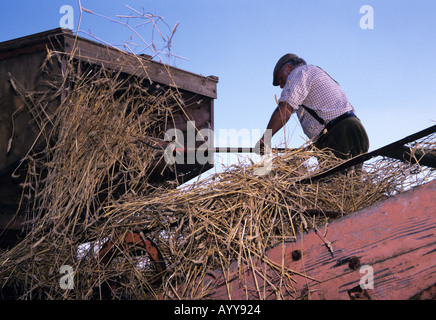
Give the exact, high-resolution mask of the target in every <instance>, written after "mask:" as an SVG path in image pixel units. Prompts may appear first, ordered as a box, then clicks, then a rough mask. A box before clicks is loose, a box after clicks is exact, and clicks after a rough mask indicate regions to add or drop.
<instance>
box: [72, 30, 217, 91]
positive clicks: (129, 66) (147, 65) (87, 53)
mask: <svg viewBox="0 0 436 320" xmlns="http://www.w3.org/2000/svg"><path fill="white" fill-rule="evenodd" d="M65 52H67V53H72V52H74V57H75V58H77V59H80V60H82V61H86V62H89V63H93V64H96V65H101V66H104V67H106V68H109V69H114V70H121V71H122V72H126V73H128V74H133V75H136V76H139V77H143V78H146V79H150V80H151V81H153V82H158V83H160V84H164V85H168V86H172V87H177V88H178V89H182V90H186V91H189V92H193V93H197V94H200V95H203V96H206V97H209V98H213V99H216V98H217V90H216V84H217V83H218V78H217V77H215V76H209V77H205V76H201V75H198V74H195V73H192V72H188V71H185V70H181V69H178V68H175V67H171V66H169V65H165V64H163V63H159V62H156V61H153V60H150V59H149V58H148V57H142V56H138V55H135V54H131V53H127V52H125V51H123V50H120V49H117V48H113V47H109V46H105V45H103V44H100V43H97V42H94V41H90V40H88V39H84V38H80V37H79V38H77V39H76V37H75V36H73V35H66V36H65Z"/></svg>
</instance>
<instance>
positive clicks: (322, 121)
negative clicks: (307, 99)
mask: <svg viewBox="0 0 436 320" xmlns="http://www.w3.org/2000/svg"><path fill="white" fill-rule="evenodd" d="M301 107H303V108H304V110H306V111H307V112H309V114H310V115H311V116H312V117H314V118H315V119H316V120H317V121H318V122H319V123H320V124H321V125H323V126H325V125H326V123H325V121H324V120H323V119H322V118H321V117H320V116H319V115H318V114H317V113H316V112H315V111H314V110H312V109H310V108H308V107H306V106H305V105H304V104H302V105H301Z"/></svg>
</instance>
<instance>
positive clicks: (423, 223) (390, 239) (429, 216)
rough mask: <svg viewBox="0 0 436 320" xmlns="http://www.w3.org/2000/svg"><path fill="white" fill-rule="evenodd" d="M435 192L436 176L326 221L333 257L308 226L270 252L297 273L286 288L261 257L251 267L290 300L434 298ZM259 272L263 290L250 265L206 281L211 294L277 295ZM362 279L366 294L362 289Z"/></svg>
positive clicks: (236, 296) (220, 296) (273, 258)
mask: <svg viewBox="0 0 436 320" xmlns="http://www.w3.org/2000/svg"><path fill="white" fill-rule="evenodd" d="M435 191H436V181H434V182H431V183H427V184H425V185H422V186H419V187H416V188H414V189H412V190H409V191H407V192H405V193H402V194H399V195H397V196H395V197H392V198H390V199H387V200H385V201H382V202H380V203H378V204H375V205H373V206H371V207H369V208H365V209H363V210H360V211H358V212H355V213H353V214H351V215H348V216H346V217H344V218H341V219H338V220H336V221H333V222H331V224H329V226H328V229H327V230H328V232H327V234H326V239H327V240H328V241H330V242H331V245H332V248H333V255H332V253H331V252H330V251H329V250H328V248H327V247H326V245H325V243H324V242H323V241H322V240H321V238H320V237H319V235H317V234H316V233H315V232H313V231H312V232H309V233H305V234H304V235H302V236H300V237H299V239H298V240H297V241H296V242H290V243H285V244H284V245H277V246H275V247H274V248H272V249H271V250H269V252H268V253H267V257H268V259H270V261H272V262H274V263H275V264H277V265H279V266H283V267H285V268H289V269H291V270H293V271H295V272H296V273H295V274H294V275H293V280H294V281H292V283H290V282H288V283H287V291H285V290H284V287H285V286H280V285H279V284H278V283H277V281H278V279H279V278H278V276H275V275H274V272H277V271H271V269H270V268H269V267H267V266H266V265H265V264H263V263H260V262H257V263H256V269H257V270H258V271H259V275H260V274H264V273H265V270H266V273H267V274H268V276H269V277H268V280H269V281H270V282H271V283H273V284H274V285H275V286H278V287H279V288H280V289H281V290H282V292H281V294H282V297H284V298H289V299H294V298H310V299H328V300H339V299H341V300H342V299H346V300H348V299H351V298H355V299H364V298H369V299H374V300H377V299H386V300H388V299H389V300H393V299H398V300H404V299H410V298H412V297H416V296H420V293H422V292H426V294H425V295H421V297H426V298H429V297H431V298H433V299H434V298H436V297H435V296H432V294H428V292H430V293H431V292H433V293H434V291H435V290H433V289H431V287H432V286H433V288H434V284H435V283H436V229H435V226H436V214H435V213H436V199H435ZM320 231H321V230H320ZM296 250H299V252H298V251H296ZM296 252H297V253H301V257H300V258H299V255H298V254H296ZM293 253H294V257H293ZM350 258H353V259H351V262H350ZM353 263H354V265H353ZM366 266H370V267H371V268H372V270H373V289H371V288H368V285H369V284H370V283H369V282H368V276H370V274H369V273H367V272H368V271H367V270H366V269H365V268H366ZM239 272H241V276H239V275H238V273H239ZM297 272H298V273H301V274H303V275H305V276H307V277H303V276H301V275H298V274H297ZM361 272H362V273H361ZM259 275H258V276H256V281H257V287H258V288H260V289H261V290H256V284H255V282H254V277H253V268H252V267H244V268H242V270H238V268H237V266H236V265H235V266H234V269H233V272H232V274H231V275H227V279H228V282H227V284H226V283H225V282H224V279H223V277H222V274H221V275H220V272H219V271H217V273H216V276H217V277H216V278H213V277H208V278H206V279H204V281H203V284H204V285H210V286H211V287H210V291H211V292H212V293H211V295H210V298H212V299H229V298H231V299H275V298H276V297H277V295H276V293H275V292H274V290H273V289H272V287H271V286H270V285H269V284H268V283H267V282H266V281H264V279H263V278H262V277H261V276H259ZM309 277H310V278H309ZM229 279H230V280H229ZM361 282H362V286H363V287H364V288H366V291H365V290H361V288H362V286H361ZM290 287H291V288H292V289H291V290H289V288H290ZM429 288H430V289H429ZM427 289H428V290H427ZM259 291H261V292H260V294H259Z"/></svg>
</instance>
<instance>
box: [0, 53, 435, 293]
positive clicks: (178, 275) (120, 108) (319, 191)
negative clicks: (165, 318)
mask: <svg viewBox="0 0 436 320" xmlns="http://www.w3.org/2000/svg"><path fill="white" fill-rule="evenodd" d="M56 54H58V53H55V52H49V59H48V61H51V59H53V57H54V56H55V55H56ZM53 60H54V59H53ZM71 61H72V60H70V62H71ZM91 71H92V72H91ZM66 79H67V81H64V80H62V81H61V82H59V79H57V81H58V82H57V83H55V84H53V86H50V89H48V90H47V92H45V93H44V94H43V95H41V96H38V97H36V96H33V97H32V99H31V100H30V102H29V111H30V112H31V113H32V114H33V116H34V118H35V120H36V121H38V123H39V125H40V128H41V130H42V134H41V138H44V139H45V140H46V144H45V145H46V147H45V148H44V149H43V150H38V152H36V151H35V152H34V153H33V154H31V155H29V156H28V157H27V158H26V159H25V162H24V163H25V164H26V165H27V168H28V170H27V174H28V178H27V181H28V183H26V184H25V185H24V186H23V187H24V191H23V194H26V195H28V198H29V200H28V202H27V210H28V212H29V213H30V217H29V226H30V228H29V233H28V235H27V236H26V238H25V239H24V240H23V241H22V242H21V243H19V244H18V245H17V246H16V247H14V248H12V249H11V250H9V251H5V252H2V253H1V257H0V261H1V264H0V278H1V279H2V280H1V281H2V284H3V286H9V287H16V290H17V295H18V296H19V297H21V298H24V299H101V298H109V299H156V298H161V299H174V298H192V299H201V298H206V297H207V295H208V292H207V291H204V290H199V289H198V287H197V285H198V281H197V280H198V279H202V278H203V277H204V276H205V275H206V274H207V273H208V272H211V271H213V270H216V269H221V270H223V271H224V272H225V271H226V270H227V268H228V267H229V265H230V263H232V262H234V261H237V263H238V264H239V265H241V266H242V265H244V264H245V265H250V264H252V263H253V260H254V259H260V260H262V259H263V257H264V254H265V252H266V250H267V249H268V248H270V247H271V246H272V245H274V244H276V243H280V242H282V241H289V240H290V239H293V238H295V237H296V235H297V234H298V233H300V232H303V231H304V230H308V229H311V228H314V227H316V226H323V228H325V227H327V224H328V221H330V220H331V219H334V218H338V217H341V216H343V215H345V214H348V213H351V212H354V211H356V210H358V209H360V208H364V207H367V206H369V205H371V204H373V203H376V202H377V201H380V200H382V199H385V198H386V197H389V196H392V195H394V194H396V193H397V192H401V191H403V190H405V189H407V188H409V187H411V186H414V185H419V184H421V183H423V182H425V181H429V180H431V179H433V175H434V171H432V170H425V169H424V168H422V167H420V166H411V165H407V164H404V163H402V162H399V161H394V160H388V159H382V158H379V159H376V160H375V161H372V162H370V163H368V164H366V165H365V166H364V167H363V168H359V169H356V170H349V171H347V172H343V173H339V174H336V175H333V176H331V177H329V178H326V179H323V180H321V181H318V182H316V183H313V184H299V183H298V181H300V180H301V179H302V178H304V177H308V176H310V175H312V174H314V173H316V172H319V171H320V170H325V169H327V168H330V167H332V166H334V165H336V164H338V163H339V162H340V161H341V160H339V159H336V158H335V157H334V156H333V155H332V154H331V153H329V152H328V151H320V150H316V149H314V148H311V147H306V148H304V149H300V150H297V151H295V150H293V151H289V152H286V153H282V154H277V155H275V156H274V157H273V160H272V170H271V172H270V173H268V174H267V175H263V176H259V175H256V174H254V170H255V169H256V168H258V167H260V166H261V165H262V164H259V163H257V164H253V163H244V162H241V163H239V164H235V165H233V166H230V167H228V168H226V169H225V170H224V171H223V172H221V173H217V174H215V175H212V176H211V177H209V178H207V179H204V180H200V181H197V182H196V183H194V184H192V185H189V186H186V187H182V188H178V189H175V188H174V187H175V185H174V184H171V183H170V182H159V183H156V182H151V180H150V179H149V177H150V172H152V171H153V169H154V167H153V166H154V165H155V163H156V161H155V160H156V159H159V157H162V156H163V155H162V152H159V150H157V149H156V148H152V147H150V145H149V144H148V143H145V142H144V137H145V136H154V137H162V135H163V130H164V128H165V123H166V122H169V121H172V115H173V113H174V112H175V111H179V110H180V109H181V108H182V106H183V102H182V101H181V100H180V98H179V95H178V94H177V91H176V90H175V89H166V90H163V89H161V88H154V89H153V90H152V91H150V90H148V89H145V88H144V86H142V83H141V81H142V80H138V79H134V78H132V77H125V76H123V75H122V74H121V73H114V72H111V71H109V70H105V69H104V68H100V69H98V70H96V69H93V70H91V69H87V68H86V66H85V67H84V66H81V67H80V68H78V66H77V65H75V64H74V63H72V62H71V63H70V66H69V68H68V71H67V75H66ZM54 80H56V79H54ZM54 80H53V81H54ZM63 94H64V95H65V97H64V98H63V99H62V104H61V105H60V107H59V108H58V109H57V110H56V111H55V112H54V113H53V114H50V113H49V111H48V109H47V108H48V105H49V102H50V101H53V100H54V99H59V97H60V96H61V95H63ZM411 148H424V149H425V150H434V149H435V137H434V136H431V137H429V138H428V139H426V140H425V141H421V142H420V143H419V144H415V145H413V146H411ZM314 159H316V161H314ZM160 169H161V168H160ZM412 179H415V180H412ZM132 232H136V233H137V234H140V235H141V237H146V238H147V239H151V240H152V241H153V242H154V243H155V244H156V245H157V247H158V248H159V250H160V252H161V254H162V259H163V260H164V262H165V265H166V270H165V272H161V271H157V270H156V265H155V264H154V263H153V261H151V260H150V258H149V257H148V256H147V254H145V253H144V252H143V251H142V250H140V249H138V248H136V247H135V248H134V247H132V246H129V245H126V244H125V243H123V242H116V241H115V240H116V239H121V238H123V237H124V238H125V237H126V236H127V235H129V234H131V233H132ZM110 240H114V241H115V242H114V246H115V247H116V249H117V250H116V252H117V254H116V256H114V257H113V259H112V260H111V263H109V264H108V265H104V266H102V265H101V263H100V262H101V261H100V260H99V255H98V254H99V252H100V251H102V250H103V248H104V244H105V243H107V242H108V241H110ZM326 245H327V246H328V247H329V243H328V241H326ZM330 249H333V248H331V247H330ZM66 265H67V266H70V267H71V268H72V270H74V276H73V280H74V287H71V288H67V289H65V288H62V287H61V286H60V278H61V277H62V276H63V274H62V273H60V270H61V268H62V266H66ZM274 267H275V268H277V269H278V270H280V275H281V277H282V279H279V281H278V282H277V280H275V282H274V283H273V281H272V280H271V283H270V285H271V286H279V285H280V284H281V283H284V282H283V281H281V280H283V279H285V278H292V274H290V273H287V272H286V271H283V270H282V269H281V267H280V266H274ZM156 279H159V281H156ZM179 285H183V288H184V289H183V290H182V291H180V290H179V289H178V286H179ZM278 292H279V291H278ZM289 292H290V294H291V296H292V289H291V288H289ZM276 298H281V296H280V293H277V297H276Z"/></svg>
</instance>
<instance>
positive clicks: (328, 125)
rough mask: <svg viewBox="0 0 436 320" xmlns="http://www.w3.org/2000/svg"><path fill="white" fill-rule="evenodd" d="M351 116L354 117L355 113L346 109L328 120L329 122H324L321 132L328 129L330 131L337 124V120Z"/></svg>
mask: <svg viewBox="0 0 436 320" xmlns="http://www.w3.org/2000/svg"><path fill="white" fill-rule="evenodd" d="M351 117H356V118H357V116H356V114H355V113H354V112H353V111H348V112H346V113H344V114H343V115H341V116H339V117H337V118H335V119H333V120H331V121H329V123H327V124H326V126H325V128H324V130H323V133H326V132H328V131H330V130H331V129H332V128H333V127H334V126H335V125H337V124H338V123H339V122H341V121H344V120H345V119H348V118H351Z"/></svg>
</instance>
